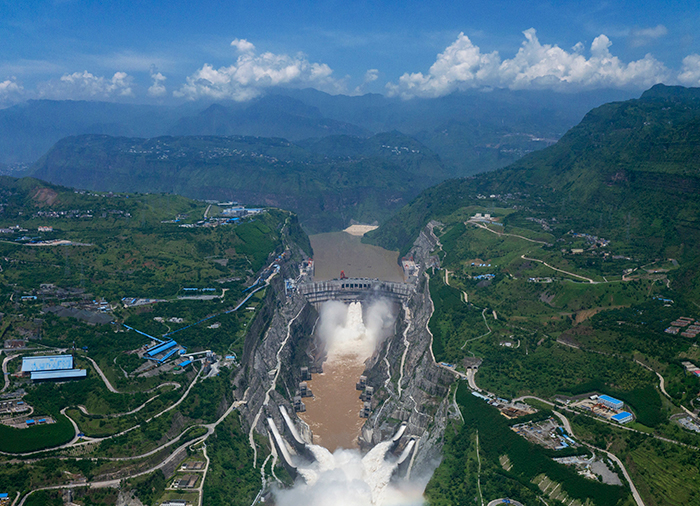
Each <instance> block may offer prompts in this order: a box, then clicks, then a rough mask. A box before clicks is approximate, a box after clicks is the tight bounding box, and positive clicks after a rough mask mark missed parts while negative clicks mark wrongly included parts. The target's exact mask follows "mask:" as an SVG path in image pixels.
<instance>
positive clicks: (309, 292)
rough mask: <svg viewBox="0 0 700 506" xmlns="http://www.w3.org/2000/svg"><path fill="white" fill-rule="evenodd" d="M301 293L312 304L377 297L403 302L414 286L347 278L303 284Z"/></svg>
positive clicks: (299, 286)
mask: <svg viewBox="0 0 700 506" xmlns="http://www.w3.org/2000/svg"><path fill="white" fill-rule="evenodd" d="M297 288H298V290H299V293H301V294H302V295H303V296H304V297H306V300H308V301H309V302H310V303H311V304H316V303H320V302H325V301H327V300H340V301H345V302H355V301H361V300H366V299H372V298H376V297H383V298H388V299H392V300H395V301H397V302H403V301H405V300H408V298H409V297H410V296H411V294H412V293H413V285H410V284H408V283H397V282H394V281H381V280H379V279H376V278H374V279H372V278H346V279H331V280H329V281H317V282H315V283H301V284H300V285H298V287H297Z"/></svg>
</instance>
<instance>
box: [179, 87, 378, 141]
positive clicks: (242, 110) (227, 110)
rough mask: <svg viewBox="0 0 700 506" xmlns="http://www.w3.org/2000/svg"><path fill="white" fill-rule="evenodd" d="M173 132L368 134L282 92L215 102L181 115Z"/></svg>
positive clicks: (292, 137)
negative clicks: (226, 103) (236, 101)
mask: <svg viewBox="0 0 700 506" xmlns="http://www.w3.org/2000/svg"><path fill="white" fill-rule="evenodd" d="M169 133H170V134H172V135H219V136H223V135H256V136H260V137H284V138H285V139H289V140H292V141H297V140H301V139H306V138H308V137H324V136H328V135H338V134H345V135H355V136H369V135H371V132H370V131H369V130H366V129H364V128H360V127H358V126H355V125H353V124H350V123H346V122H343V121H337V120H334V119H329V118H326V117H324V116H323V115H322V114H321V112H320V111H319V110H318V109H317V108H316V107H312V106H308V105H306V104H305V103H303V102H301V101H299V100H296V99H294V98H291V97H286V96H283V95H272V96H267V97H262V98H260V99H259V100H256V101H254V102H253V103H252V104H250V105H249V106H247V107H241V106H240V105H237V104H236V105H231V106H224V105H221V104H213V105H211V106H210V107H208V108H207V109H205V110H203V111H201V112H200V113H198V114H197V115H195V116H188V117H184V118H181V119H180V120H179V121H178V123H177V124H176V125H175V126H174V127H173V128H171V129H170V131H169Z"/></svg>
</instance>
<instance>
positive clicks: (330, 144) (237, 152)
mask: <svg viewBox="0 0 700 506" xmlns="http://www.w3.org/2000/svg"><path fill="white" fill-rule="evenodd" d="M32 171H33V175H34V176H35V177H38V178H41V179H44V180H48V181H51V182H53V183H56V184H63V185H69V186H74V187H79V188H85V189H90V190H102V191H140V192H168V193H176V194H179V195H184V196H187V197H193V198H205V199H219V200H237V201H239V202H242V203H247V204H265V205H271V206H276V207H280V208H284V209H291V210H293V211H295V212H297V213H299V215H300V218H301V219H302V221H303V223H304V225H305V226H306V227H307V228H308V229H309V230H312V231H324V230H329V229H333V228H336V229H337V228H340V227H344V226H346V225H347V224H348V222H349V221H350V219H355V220H358V221H365V222H367V221H369V222H372V221H374V220H378V219H382V218H384V217H386V216H387V214H388V213H389V212H391V211H392V210H395V209H398V208H399V207H400V206H401V205H403V204H405V203H406V202H407V201H408V200H410V199H411V198H413V197H414V196H415V195H416V193H417V192H418V191H420V189H422V188H425V187H426V186H429V185H430V184H435V183H436V182H438V181H440V180H442V179H444V178H445V177H447V175H448V174H447V172H446V171H445V169H444V168H443V167H442V164H441V162H440V159H439V158H438V157H437V156H436V155H435V154H433V153H432V152H431V151H430V150H429V149H428V148H426V147H425V146H423V145H421V144H420V143H419V142H417V141H415V140H414V139H411V138H410V137H407V136H404V135H402V134H400V133H398V132H394V133H388V134H380V135H377V136H375V137H372V138H369V139H362V138H357V137H350V136H333V137H328V138H325V139H323V140H320V141H317V142H308V143H307V144H306V147H302V146H299V145H296V144H293V143H290V142H288V141H286V140H284V139H278V138H263V137H159V138H155V139H134V138H124V137H110V136H104V135H85V136H78V137H69V138H66V139H63V140H61V141H60V142H58V143H57V144H56V145H55V146H54V147H53V148H52V149H51V150H50V151H49V152H48V153H47V154H46V155H45V156H44V157H43V158H42V159H41V160H39V161H38V162H37V164H35V166H34V167H33V169H32Z"/></svg>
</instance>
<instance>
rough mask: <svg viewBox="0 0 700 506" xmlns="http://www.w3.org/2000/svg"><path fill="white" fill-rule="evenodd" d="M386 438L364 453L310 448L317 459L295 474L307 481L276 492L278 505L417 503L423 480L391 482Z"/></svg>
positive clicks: (396, 505) (416, 505)
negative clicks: (386, 458)
mask: <svg viewBox="0 0 700 506" xmlns="http://www.w3.org/2000/svg"><path fill="white" fill-rule="evenodd" d="M390 447H391V442H390V441H385V442H383V443H379V444H378V445H377V446H375V447H374V448H372V450H370V452H369V453H367V455H365V456H364V457H362V456H361V454H360V452H359V451H358V450H343V449H340V450H337V451H336V452H335V453H333V454H331V453H330V452H329V451H328V450H326V449H325V448H323V447H322V446H317V445H313V446H311V447H310V450H311V451H312V453H313V454H314V456H315V457H316V459H317V461H316V462H314V463H313V464H312V465H311V466H309V467H307V468H299V469H298V470H299V473H300V474H301V475H302V476H303V477H304V479H305V480H307V483H298V484H297V485H296V486H295V487H294V488H293V489H291V490H280V491H278V492H277V493H276V494H275V495H276V499H277V504H279V505H280V506H369V505H372V506H419V505H422V504H423V489H424V488H425V482H421V483H418V482H412V483H408V482H402V483H391V482H390V480H391V474H392V473H393V471H394V468H395V467H396V462H395V460H396V459H395V458H392V459H391V460H385V456H386V453H387V451H388V450H389V448H390Z"/></svg>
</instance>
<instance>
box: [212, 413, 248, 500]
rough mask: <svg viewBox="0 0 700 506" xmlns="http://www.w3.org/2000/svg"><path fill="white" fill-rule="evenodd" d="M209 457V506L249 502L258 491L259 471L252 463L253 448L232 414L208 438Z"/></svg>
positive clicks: (236, 417) (239, 423)
mask: <svg viewBox="0 0 700 506" xmlns="http://www.w3.org/2000/svg"><path fill="white" fill-rule="evenodd" d="M207 455H208V456H209V458H210V461H211V463H210V464H209V472H208V474H207V480H206V481H205V482H204V502H205V503H206V504H211V505H212V506H229V505H233V506H238V505H249V504H250V503H251V502H252V501H253V499H254V498H255V496H256V494H257V493H258V491H259V490H260V486H261V483H260V472H259V471H258V470H257V469H254V468H253V466H252V459H253V450H251V449H250V446H249V444H248V436H247V435H246V434H245V433H244V432H243V430H242V429H241V422H240V419H239V416H238V413H235V412H234V413H232V414H231V415H230V416H229V417H228V418H226V420H224V422H222V423H221V424H220V425H219V426H218V427H217V428H216V432H215V433H214V435H212V436H211V437H210V438H209V439H208V440H207Z"/></svg>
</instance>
